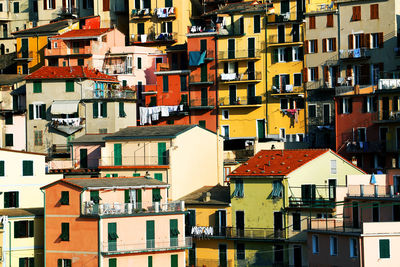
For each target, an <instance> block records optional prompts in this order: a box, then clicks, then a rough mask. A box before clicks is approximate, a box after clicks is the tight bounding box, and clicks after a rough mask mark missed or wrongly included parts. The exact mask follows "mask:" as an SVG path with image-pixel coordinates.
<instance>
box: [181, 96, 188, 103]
mask: <svg viewBox="0 0 400 267" xmlns="http://www.w3.org/2000/svg"><path fill="white" fill-rule="evenodd" d="M180 105H184V106H187V105H188V95H187V94H183V95H181V103H180Z"/></svg>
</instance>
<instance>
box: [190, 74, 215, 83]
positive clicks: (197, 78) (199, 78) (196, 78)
mask: <svg viewBox="0 0 400 267" xmlns="http://www.w3.org/2000/svg"><path fill="white" fill-rule="evenodd" d="M214 81H215V75H214V74H208V75H201V74H192V75H190V76H189V84H205V83H214Z"/></svg>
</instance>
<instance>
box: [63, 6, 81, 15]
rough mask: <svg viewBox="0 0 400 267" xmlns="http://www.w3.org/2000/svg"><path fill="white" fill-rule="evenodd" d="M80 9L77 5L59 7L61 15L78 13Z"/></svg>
mask: <svg viewBox="0 0 400 267" xmlns="http://www.w3.org/2000/svg"><path fill="white" fill-rule="evenodd" d="M78 11H79V10H78V8H76V7H61V8H60V9H59V15H77V14H78Z"/></svg>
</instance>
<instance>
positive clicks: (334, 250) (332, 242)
mask: <svg viewBox="0 0 400 267" xmlns="http://www.w3.org/2000/svg"><path fill="white" fill-rule="evenodd" d="M329 249H330V255H331V256H337V254H338V247H337V237H336V236H331V237H329Z"/></svg>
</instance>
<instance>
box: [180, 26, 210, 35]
mask: <svg viewBox="0 0 400 267" xmlns="http://www.w3.org/2000/svg"><path fill="white" fill-rule="evenodd" d="M216 32H217V31H216V30H215V27H203V26H188V27H187V33H188V34H196V33H200V34H207V33H216Z"/></svg>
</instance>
